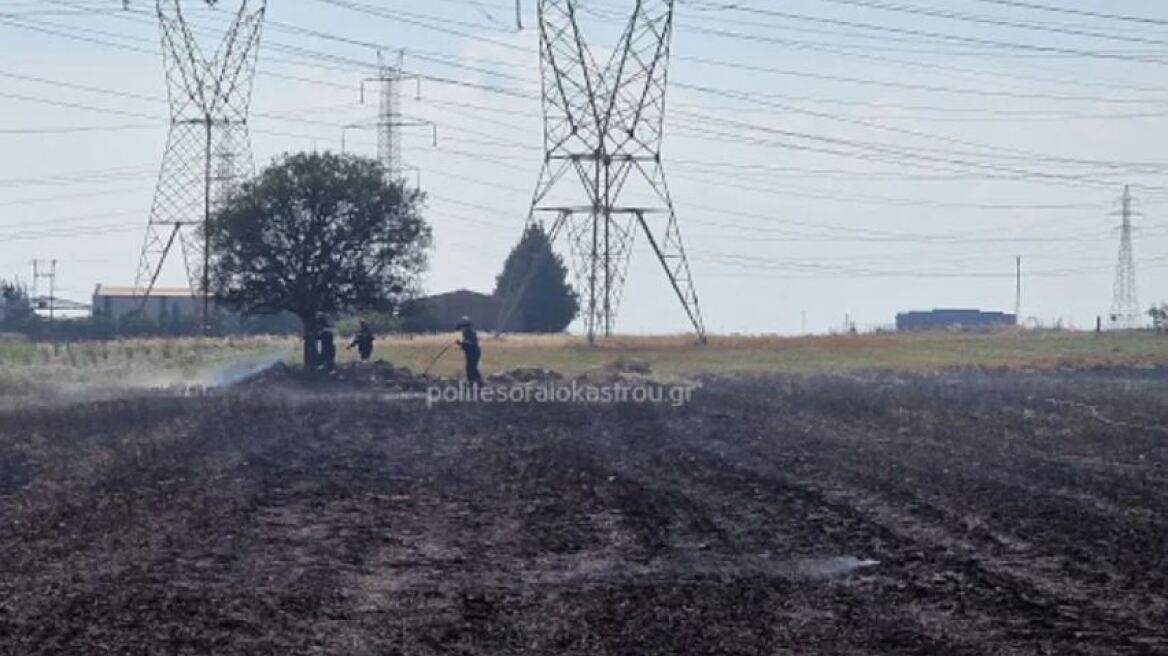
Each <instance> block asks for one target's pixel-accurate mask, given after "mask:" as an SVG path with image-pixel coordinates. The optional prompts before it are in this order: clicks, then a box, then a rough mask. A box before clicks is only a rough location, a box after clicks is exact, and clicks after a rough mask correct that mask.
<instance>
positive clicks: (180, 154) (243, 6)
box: [135, 0, 267, 335]
mask: <svg viewBox="0 0 1168 656" xmlns="http://www.w3.org/2000/svg"><path fill="white" fill-rule="evenodd" d="M183 4H184V3H183V2H181V0H156V11H157V14H158V23H159V27H160V30H161V33H162V56H163V63H164V68H165V70H166V81H167V87H168V91H169V98H170V116H171V118H170V134H169V136H168V138H167V144H166V151H165V155H164V157H163V161H162V168H161V171H160V172H159V175H158V186H157V187H156V189H155V193H154V204H153V206H152V208H151V211H150V220H149V223H148V224H147V228H146V237H145V239H144V240H143V244H142V254H141V257H140V258H139V265H138V275H137V279H136V281H135V293H136V294H139V295H140V296H141V304H140V306H139V307H141V308H145V306H146V302H147V300H148V299H149V298H150V294H151V293H152V292H153V291H154V287H155V284H156V283H157V282H158V278H159V276H160V274H161V273H162V268H163V265H164V264H165V263H166V260H167V258H168V256H169V255H170V253H171V250H172V249H173V247H174V245H175V243H176V242H178V244H179V246H180V248H181V250H182V255H183V261H184V264H185V268H186V273H187V282H188V284H189V286H190V289H191V296H192V297H194V298H196V299H197V298H198V297H199V295H200V294H201V295H202V311H201V314H202V317H201V319H202V333H203V334H204V335H206V334H208V332H209V330H210V322H211V299H210V256H211V252H210V248H209V246H208V236H209V233H208V231H209V227H210V220H211V218H212V216H213V215H214V213H215V211H216V210H217V209H218V208H219V207H220V206H221V204H222V203H223V202H224V201H225V200H226V199H227V197H228V196H229V195H230V193H231V190H232V189H233V188H234V187H235V186H236V185H237V184H238V182H239V180H240V179H241V178H243V177H245V176H247V175H250V174H251V166H252V159H251V143H250V137H249V135H248V114H249V111H250V106H251V92H252V79H253V78H254V76H255V65H256V58H257V55H258V51H259V42H260V33H261V30H262V27H263V21H264V15H265V13H266V11H267V0H241V2H240V6H239V10H238V11H237V12H236V13H235V16H234V19H233V20H232V21H231V24H230V26H229V27H228V29H227V32H226V34H225V35H224V37H223V39H222V41H221V42H220V43H219V44H218V47H217V48H216V49H215V50H214V51H213V54H212V56H210V57H207V56H206V55H205V54H204V52H205V51H204V49H203V48H202V47H201V46H200V44H199V43H198V41H197V40H196V39H195V36H194V32H193V31H192V30H191V28H190V25H189V24H188V22H187V20H186V18H185V16H184V13H183ZM207 4H210V5H214V4H215V3H214V2H213V1H208V2H207Z"/></svg>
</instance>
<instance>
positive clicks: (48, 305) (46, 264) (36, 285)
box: [32, 260, 57, 324]
mask: <svg viewBox="0 0 1168 656" xmlns="http://www.w3.org/2000/svg"><path fill="white" fill-rule="evenodd" d="M42 280H47V281H48V283H49V295H48V296H42V295H41V293H40V285H41V281H42ZM56 297H57V261H56V260H33V261H32V303H33V307H34V308H36V309H38V310H48V311H49V323H50V324H51V323H53V319H54V316H53V315H54V308H55V307H56Z"/></svg>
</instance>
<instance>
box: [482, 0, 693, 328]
mask: <svg viewBox="0 0 1168 656" xmlns="http://www.w3.org/2000/svg"><path fill="white" fill-rule="evenodd" d="M578 4H579V3H578V0H539V4H538V12H539V17H538V22H539V31H540V57H541V64H542V71H543V110H544V163H543V167H542V170H541V172H540V176H539V182H538V184H537V185H536V189H535V194H534V197H533V200H532V204H531V212H530V214H529V216H528V224H529V225H530V224H531V223H532V222H533V221H535V220H536V216H537V215H539V214H548V215H551V216H553V217H554V220H553V223H552V226H551V228H550V229H549V230H548V236H549V238H550V239H551V240H553V241H554V240H555V239H556V238H557V236H558V235H560V234H561V233H562V234H565V235H566V236H567V240H568V243H569V247H570V250H571V254H572V259H573V264H574V269H575V272H576V279H577V284H578V286H579V287H578V288H580V289H583V290H584V295H585V304H586V308H585V312H586V313H587V314H586V317H585V322H586V325H587V329H588V338H589V341H594V340H595V337H596V335H597V333H603V334H604V335H611V334H612V331H613V327H614V324H615V321H616V316H617V312H618V309H619V307H620V302H621V295H622V293H623V290H624V283H625V280H626V278H627V272H628V262H629V259H630V255H631V252H632V246H633V242H634V240H635V237H636V236H637V235H638V234H643V235H644V237H645V239H646V241H648V243H649V246H650V247H651V248H652V250H653V252H654V254H655V255H656V257H657V259H658V261H659V262H660V263H661V265H662V267H663V268H664V270H665V274H666V276H667V278H668V280H669V283H670V286H671V287H672V289H673V292H674V294H675V295H676V296H677V298H678V300H680V301H681V305H682V308H683V309H684V310H685V313H686V315H687V316H688V318H689V320H690V323H691V324H692V325H693V327H694V330H695V331H696V332H697V334H698V335H699V336H700V337H701V338H702V339H703V340H704V339H705V334H706V329H705V324H704V322H703V320H702V314H701V309H700V307H699V305H698V297H697V291H696V290H695V288H694V281H693V276H692V275H691V273H690V267H689V261H688V259H687V258H686V255H685V249H684V248H683V246H682V241H681V231H680V229H679V227H678V221H677V215H676V213H675V211H674V206H673V200H672V198H671V196H670V193H669V186H668V184H667V183H666V180H665V173H664V170H663V168H662V157H661V145H662V137H663V134H664V120H665V93H666V88H667V86H668V84H667V83H668V69H669V54H670V44H671V40H672V35H673V9H674V0H635V1H634V2H633V10H632V14H631V16H630V17H629V19H628V22H627V23H626V24H625V26H624V28H623V31H622V33H621V36H620V39H619V41H618V43H617V46H616V48H614V49H613V51H612V54H611V56H610V57H609V59H608V61H607V63H605V65H604V66H600V65H599V64H598V63H597V61H596V59H595V58H594V57H593V53H592V51H591V49H590V47H589V45H588V40H587V38H586V35H585V33H584V30H583V28H582V25H581V23H580V20H579V19H580V15H579V13H580V12H579V9H578V6H577V5H578ZM633 196H636V197H637V198H638V200H641V201H642V203H641V204H633V203H626V202H624V201H625V199H627V198H629V197H633ZM536 268H537V267H532V270H533V271H534V270H535V269H536ZM526 288H527V285H526V283H525V284H523V285H521V286H520V288H519V290H518V292H517V294H516V295H515V297H514V298H513V299H511V300H510V301H509V303H508V308H507V310H506V311H505V312H504V314H503V316H502V317H501V318H500V321H499V324H498V325H499V326H505V325H507V319H509V318H510V315H511V313H513V312H514V309H515V307H516V306H517V305H518V304H519V303H520V299H521V297H522V295H523V294H524V293H525V292H526Z"/></svg>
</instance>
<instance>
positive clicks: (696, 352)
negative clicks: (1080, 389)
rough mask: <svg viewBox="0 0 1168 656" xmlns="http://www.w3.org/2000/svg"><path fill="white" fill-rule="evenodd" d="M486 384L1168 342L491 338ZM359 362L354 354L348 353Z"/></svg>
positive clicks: (1003, 363)
mask: <svg viewBox="0 0 1168 656" xmlns="http://www.w3.org/2000/svg"><path fill="white" fill-rule="evenodd" d="M453 339H454V337H453V336H427V337H417V338H413V339H405V338H393V339H383V340H381V341H380V342H379V343H378V346H377V350H376V352H375V355H374V357H375V358H381V359H385V360H388V361H390V362H393V363H394V364H395V365H399V366H407V367H410V368H411V369H414V370H421V369H424V368H425V367H426V365H427V364H428V363H429V362H430V360H431V359H432V358H433V357H434V356H435V355H436V354H437V353H438V352H439V351H440V350H441V349H442V347H443V346H444V345H446V344H448V343H450V342H451V341H452V340H453ZM482 344H483V362H482V370H483V372H484V373H485V374H488V375H489V374H491V373H496V372H500V371H507V370H511V369H517V368H526V367H536V368H542V369H551V370H555V371H558V372H560V373H563V374H580V373H587V372H589V371H597V370H602V369H605V368H608V367H611V366H613V365H614V364H615V363H617V362H619V361H621V360H624V361H633V362H638V363H644V364H647V365H649V367H650V368H651V369H652V370H653V372H654V373H655V374H658V375H663V376H686V375H693V374H699V373H723V374H725V373H775V372H777V373H793V374H815V373H840V372H849V371H860V370H866V369H896V370H903V371H925V370H933V369H941V368H947V367H970V366H977V367H1021V368H1050V367H1057V366H1076V367H1078V366H1094V365H1107V364H1117V365H1118V364H1123V365H1149V366H1150V365H1168V339H1166V338H1164V337H1162V336H1156V335H1152V334H1144V333H1111V334H1103V335H1095V334H1093V333H1075V332H1009V333H997V334H948V333H936V334H922V335H903V334H884V335H839V336H823V337H729V336H727V337H712V338H711V339H710V343H709V344H707V345H701V344H699V343H697V341H696V340H695V339H694V338H692V337H687V336H667V337H614V338H611V339H606V340H601V341H600V342H599V343H598V345H597V346H596V347H590V346H589V345H588V344H587V342H586V341H585V340H584V339H583V338H579V337H570V336H559V335H557V336H542V337H541V336H512V337H503V338H500V339H491V338H486V337H484V338H483V341H482ZM342 354H343V357H345V358H346V359H352V358H353V357H355V356H354V354H353V352H352V351H348V352H345V351H342ZM461 366H462V358H461V355H460V353H459V352H458V350H457V349H456V348H455V349H451V351H450V352H449V353H448V354H447V355H446V356H445V357H444V358H443V359H442V360H441V361H440V362H439V363H438V364H437V365H436V366H435V367H434V370H433V373H434V374H435V375H440V376H456V375H458V374H459V371H460V368H461Z"/></svg>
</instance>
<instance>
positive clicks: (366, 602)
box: [0, 369, 1168, 655]
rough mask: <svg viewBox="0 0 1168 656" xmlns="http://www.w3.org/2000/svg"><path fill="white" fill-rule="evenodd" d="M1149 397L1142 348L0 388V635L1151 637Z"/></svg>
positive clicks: (279, 650)
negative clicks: (69, 395)
mask: <svg viewBox="0 0 1168 656" xmlns="http://www.w3.org/2000/svg"><path fill="white" fill-rule="evenodd" d="M1166 426H1168V371H1165V370H1161V369H1152V370H1133V369H1101V370H1092V371H1078V372H1057V373H1007V372H1000V373H993V372H972V371H970V372H953V373H945V374H936V375H913V376H906V375H900V374H867V375H863V376H848V377H839V376H834V377H812V378H793V377H763V378H749V379H748V378H737V379H731V378H727V379H720V380H708V381H705V384H704V386H703V387H702V389H700V390H699V391H698V392H697V393H695V395H694V397H693V402H692V403H690V404H689V405H687V406H684V407H681V408H672V407H665V406H651V405H613V406H587V407H586V406H574V405H490V406H482V405H469V404H468V405H447V406H443V407H441V408H438V409H433V410H428V409H427V408H426V407H425V406H424V404H423V403H422V402H420V401H411V400H402V401H395V402H387V401H386V400H384V399H379V398H375V397H373V396H368V395H365V396H362V395H356V394H346V395H338V394H313V393H311V392H310V391H306V390H303V389H295V390H284V391H278V392H277V391H268V390H264V389H261V388H257V387H247V388H243V389H236V390H231V391H227V392H224V393H216V394H208V395H201V396H169V395H144V396H137V397H134V398H125V399H116V400H106V401H102V402H99V403H71V404H63V405H54V406H52V407H48V406H45V407H29V408H24V409H20V410H11V411H6V412H3V413H2V414H0V527H2V532H0V653H12V654H29V655H32V654H80V653H85V654H103V653H110V654H115V653H116V654H158V653H175V654H180V653H189V654H208V653H214V654H265V653H271V654H307V653H330V654H430V653H461V654H509V653H515V654H518V653H539V654H554V653H564V654H597V653H612V654H675V653H689V654H776V653H792V654H814V653H824V654H827V653H830V654H892V653H895V654H942V653H943V654H987V655H989V654H994V655H998V654H1015V653H1016V654H1035V653H1045V654H1116V653H1121V654H1127V653H1130V654H1153V653H1165V651H1168V630H1166V629H1165V628H1164V627H1165V626H1166V625H1168V592H1166V591H1168V569H1166V567H1165V565H1166V564H1168V563H1166V562H1165V561H1166V554H1168V512H1166V511H1168V428H1166ZM869 560H870V561H877V562H878V564H875V565H873V564H871V563H870V562H865V561H869ZM865 565H867V566H865Z"/></svg>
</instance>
